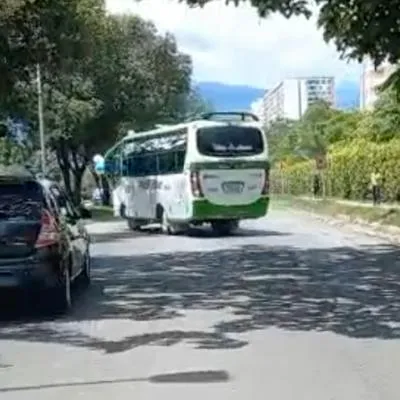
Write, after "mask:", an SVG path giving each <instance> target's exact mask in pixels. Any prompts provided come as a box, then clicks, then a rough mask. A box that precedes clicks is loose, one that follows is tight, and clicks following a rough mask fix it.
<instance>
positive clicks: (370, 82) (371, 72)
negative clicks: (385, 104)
mask: <svg viewBox="0 0 400 400" xmlns="http://www.w3.org/2000/svg"><path fill="white" fill-rule="evenodd" d="M395 69H396V66H395V65H393V64H390V63H388V62H384V63H382V64H381V65H380V66H379V67H378V68H377V69H375V67H374V64H373V62H372V61H371V60H369V59H367V60H365V61H364V63H363V71H362V76H361V84H360V108H361V109H366V110H371V109H373V108H374V103H375V101H376V100H377V98H378V96H379V93H378V90H377V89H378V87H379V86H380V85H381V84H382V83H383V82H385V80H386V79H387V78H388V77H389V76H390V75H391V74H392V73H393V72H394V71H395Z"/></svg>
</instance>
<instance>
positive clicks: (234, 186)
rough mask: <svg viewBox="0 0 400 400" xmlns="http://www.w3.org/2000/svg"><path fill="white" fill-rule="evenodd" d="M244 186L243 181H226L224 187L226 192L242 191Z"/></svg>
mask: <svg viewBox="0 0 400 400" xmlns="http://www.w3.org/2000/svg"><path fill="white" fill-rule="evenodd" d="M243 186H244V183H243V182H224V183H223V184H222V189H223V191H224V192H225V193H242V191H243Z"/></svg>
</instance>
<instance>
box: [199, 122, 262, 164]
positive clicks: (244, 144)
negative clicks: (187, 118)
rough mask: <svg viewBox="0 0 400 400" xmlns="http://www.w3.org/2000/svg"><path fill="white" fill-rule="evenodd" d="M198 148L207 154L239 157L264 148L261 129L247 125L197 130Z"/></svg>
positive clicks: (257, 152) (252, 153) (260, 151)
mask: <svg viewBox="0 0 400 400" xmlns="http://www.w3.org/2000/svg"><path fill="white" fill-rule="evenodd" d="M197 149H198V151H199V152H200V153H201V154H203V155H206V156H217V157H218V156H223V157H239V156H244V155H256V154H261V153H262V152H263V150H264V143H263V138H262V133H261V131H260V130H259V129H257V128H253V127H248V126H247V127H246V126H235V125H233V126H232V125H228V126H213V127H208V128H201V129H198V131H197Z"/></svg>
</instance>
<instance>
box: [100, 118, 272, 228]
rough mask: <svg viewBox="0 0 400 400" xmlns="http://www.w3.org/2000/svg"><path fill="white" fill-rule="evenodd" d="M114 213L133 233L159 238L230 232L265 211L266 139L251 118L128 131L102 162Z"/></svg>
mask: <svg viewBox="0 0 400 400" xmlns="http://www.w3.org/2000/svg"><path fill="white" fill-rule="evenodd" d="M104 161H105V163H104V165H105V167H104V168H105V173H106V174H107V175H108V176H110V177H111V178H112V179H111V180H112V181H113V182H114V187H113V206H114V213H115V215H121V216H123V217H124V218H126V219H127V221H128V225H129V227H130V228H131V229H132V230H138V229H140V228H141V227H142V226H144V225H149V224H152V223H159V224H160V225H161V229H162V231H163V232H165V233H168V234H176V233H180V232H184V231H186V230H187V229H188V227H189V226H190V225H202V224H211V226H212V228H213V230H215V231H216V232H217V233H219V234H229V233H230V232H232V231H233V230H234V229H236V228H237V226H238V223H239V221H240V220H242V219H253V218H260V217H263V216H265V215H266V214H267V212H268V206H269V161H268V146H267V141H266V136H265V134H264V133H263V131H262V127H261V124H260V122H259V121H258V118H257V117H256V116H254V115H253V114H250V113H236V112H234V113H210V114H206V115H203V116H202V117H201V118H199V119H197V120H194V121H190V122H185V123H182V124H177V125H169V126H162V127H158V128H157V129H154V130H150V131H147V132H140V133H133V132H132V133H129V134H128V135H127V136H126V137H124V138H123V139H122V140H121V141H120V142H118V143H117V144H116V145H115V146H114V147H113V148H111V149H110V150H109V151H108V152H107V153H106V155H105V157H104Z"/></svg>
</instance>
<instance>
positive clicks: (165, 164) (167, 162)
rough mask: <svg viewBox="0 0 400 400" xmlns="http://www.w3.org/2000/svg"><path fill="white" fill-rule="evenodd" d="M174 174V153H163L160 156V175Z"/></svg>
mask: <svg viewBox="0 0 400 400" xmlns="http://www.w3.org/2000/svg"><path fill="white" fill-rule="evenodd" d="M172 172H174V153H172V152H170V151H163V152H162V153H159V154H158V173H159V174H160V175H162V174H170V173H172Z"/></svg>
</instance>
